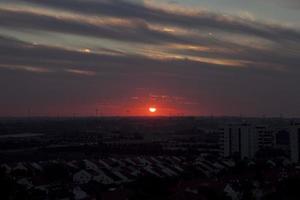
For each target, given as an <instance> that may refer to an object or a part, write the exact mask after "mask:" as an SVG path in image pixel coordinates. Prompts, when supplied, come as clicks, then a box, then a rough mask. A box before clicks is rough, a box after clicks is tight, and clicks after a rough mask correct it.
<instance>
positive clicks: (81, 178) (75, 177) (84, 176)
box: [73, 170, 92, 184]
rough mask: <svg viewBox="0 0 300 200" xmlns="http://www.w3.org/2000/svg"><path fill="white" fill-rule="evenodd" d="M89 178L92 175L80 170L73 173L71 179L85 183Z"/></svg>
mask: <svg viewBox="0 0 300 200" xmlns="http://www.w3.org/2000/svg"><path fill="white" fill-rule="evenodd" d="M91 179H92V175H91V174H90V173H88V172H87V171H85V170H81V171H79V172H77V173H75V174H74V175H73V181H74V182H75V183H78V184H86V183H88V182H90V180H91Z"/></svg>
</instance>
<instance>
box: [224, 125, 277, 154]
mask: <svg viewBox="0 0 300 200" xmlns="http://www.w3.org/2000/svg"><path fill="white" fill-rule="evenodd" d="M221 130H222V131H223V146H222V148H223V156H224V157H228V156H232V155H239V156H240V158H250V159H251V158H253V157H254V156H255V154H256V152H257V151H258V150H259V149H261V148H265V147H272V146H273V144H274V137H273V133H272V131H270V130H269V129H268V128H267V127H266V126H253V125H250V124H246V123H244V124H231V125H228V126H226V127H225V128H223V129H221Z"/></svg>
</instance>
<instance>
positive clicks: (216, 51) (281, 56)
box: [0, 0, 300, 115]
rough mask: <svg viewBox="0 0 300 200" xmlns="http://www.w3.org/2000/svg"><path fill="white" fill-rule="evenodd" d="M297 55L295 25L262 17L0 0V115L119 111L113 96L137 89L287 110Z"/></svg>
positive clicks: (208, 103)
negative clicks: (32, 111)
mask: <svg viewBox="0 0 300 200" xmlns="http://www.w3.org/2000/svg"><path fill="white" fill-rule="evenodd" d="M299 55H300V31H299V30H298V29H297V28H293V27H288V26H284V25H281V24H279V23H274V22H272V23H270V22H268V20H265V21H258V20H255V19H253V18H245V17H243V16H238V15H234V14H224V13H216V12H210V11H207V10H205V11H204V10H201V9H188V8H186V9H182V8H181V9H180V8H178V7H176V6H174V5H172V6H171V5H170V6H166V5H164V4H161V5H157V4H155V3H149V2H147V3H137V2H136V1H125V0H110V1H108V0H97V1H96V0H90V1H86V0H51V1H50V0H49V1H38V0H26V1H25V0H24V1H21V0H20V1H15V0H14V1H9V2H4V4H0V77H1V81H0V83H1V86H0V89H1V90H2V91H3V92H2V94H1V96H3V98H2V99H3V104H2V105H0V107H2V108H3V109H2V110H3V111H2V113H0V115H8V114H12V115H22V113H23V114H24V112H25V111H24V110H26V109H27V108H28V107H35V110H37V112H39V113H40V114H42V113H50V114H52V115H53V114H54V113H52V112H50V111H53V110H61V108H62V107H64V108H65V111H63V114H70V112H71V110H72V109H74V108H75V107H76V108H77V111H76V112H80V113H82V114H89V113H91V112H93V111H92V110H93V109H94V108H95V107H97V106H99V105H106V108H105V106H104V107H103V110H105V112H106V113H107V114H112V113H114V114H126V113H127V114H128V109H126V108H124V109H120V105H123V104H124V105H125V106H124V107H127V106H128V105H130V106H131V107H132V106H133V105H132V104H133V103H136V102H134V101H133V99H132V97H138V99H144V100H143V102H139V103H138V104H137V106H140V107H141V108H140V109H142V107H143V106H144V105H146V104H148V103H149V102H151V101H152V100H151V95H155V93H157V94H159V96H179V97H181V98H182V99H184V102H185V103H184V102H182V101H181V102H180V103H178V102H177V101H172V103H169V104H164V106H165V107H166V108H168V109H169V110H172V112H173V111H174V112H177V111H176V110H178V112H180V111H183V112H187V113H188V114H210V113H216V114H219V115H234V114H239V113H240V112H244V113H245V114H249V115H259V114H270V115H275V114H280V113H281V112H287V113H288V114H290V115H297V112H299V111H300V110H297V109H296V111H295V107H298V108H299V104H298V103H297V102H299V100H300V95H299V90H300V89H299V88H298V87H297V86H296V85H297V82H298V81H299V80H300V79H299V75H300V71H299V66H298V65H299V61H300V57H299ZM15 80H17V81H15ZM37 83H39V84H37ZM19 84H22V85H19ZM138 88H144V92H142V93H141V94H140V92H139V89H138ZM124 91H126V92H125V93H124ZM142 96H143V97H142ZM21 98H23V101H21V102H20V99H21ZM70 99H71V100H70ZM103 102H105V103H103ZM107 102H110V103H107ZM66 105H68V106H66ZM279 105H281V107H280V108H279ZM111 107H115V108H116V110H112V109H111ZM4 108H5V109H4ZM137 110H138V109H137ZM137 110H136V113H134V112H133V113H132V114H139V115H140V114H143V113H142V111H137ZM55 112H56V111H55Z"/></svg>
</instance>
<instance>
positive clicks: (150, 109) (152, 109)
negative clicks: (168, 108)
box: [149, 107, 157, 113]
mask: <svg viewBox="0 0 300 200" xmlns="http://www.w3.org/2000/svg"><path fill="white" fill-rule="evenodd" d="M156 110H157V109H156V108H155V107H150V108H149V112H151V113H155V112H156Z"/></svg>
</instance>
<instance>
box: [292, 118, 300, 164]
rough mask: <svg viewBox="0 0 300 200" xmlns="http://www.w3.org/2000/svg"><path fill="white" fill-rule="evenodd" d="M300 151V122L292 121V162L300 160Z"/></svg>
mask: <svg viewBox="0 0 300 200" xmlns="http://www.w3.org/2000/svg"><path fill="white" fill-rule="evenodd" d="M299 151H300V123H292V124H291V126H290V153H291V154H290V155H291V161H292V162H295V163H296V162H299V161H300V158H299Z"/></svg>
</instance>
